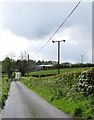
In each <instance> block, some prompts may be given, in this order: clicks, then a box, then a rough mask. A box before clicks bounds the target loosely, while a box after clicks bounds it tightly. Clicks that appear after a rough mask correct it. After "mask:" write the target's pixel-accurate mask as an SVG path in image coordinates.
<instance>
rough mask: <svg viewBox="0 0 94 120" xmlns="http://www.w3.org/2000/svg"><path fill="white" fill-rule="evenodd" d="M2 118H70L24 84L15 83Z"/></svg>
mask: <svg viewBox="0 0 94 120" xmlns="http://www.w3.org/2000/svg"><path fill="white" fill-rule="evenodd" d="M2 118H69V116H68V115H66V114H65V113H63V112H62V111H60V110H58V109H57V108H56V107H54V106H52V105H51V104H49V103H48V102H46V101H45V100H44V99H43V98H41V97H40V96H38V95H37V94H36V93H34V92H33V91H31V90H29V89H28V88H27V87H25V86H24V85H23V84H22V83H20V82H18V81H17V82H14V81H13V82H12V83H11V87H10V93H9V97H8V100H7V101H6V105H5V109H4V111H3V114H2Z"/></svg>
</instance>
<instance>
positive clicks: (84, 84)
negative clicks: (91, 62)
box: [77, 68, 94, 96]
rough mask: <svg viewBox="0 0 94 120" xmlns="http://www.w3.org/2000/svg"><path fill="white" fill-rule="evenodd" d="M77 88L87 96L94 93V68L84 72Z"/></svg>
mask: <svg viewBox="0 0 94 120" xmlns="http://www.w3.org/2000/svg"><path fill="white" fill-rule="evenodd" d="M77 90H78V91H79V92H81V93H83V94H84V95H86V96H88V95H91V94H94V68H90V69H88V70H85V71H84V72H82V74H81V75H80V76H79V78H78V85H77Z"/></svg>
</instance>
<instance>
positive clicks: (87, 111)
mask: <svg viewBox="0 0 94 120" xmlns="http://www.w3.org/2000/svg"><path fill="white" fill-rule="evenodd" d="M84 69H85V68H73V69H63V70H61V72H62V74H59V75H54V76H50V77H39V78H35V77H29V78H27V77H22V78H21V82H22V83H24V84H25V85H26V86H27V87H29V88H30V89H31V90H33V91H35V92H36V93H37V94H39V95H40V96H42V97H43V98H44V99H45V100H47V101H48V102H50V103H51V104H53V105H55V106H56V107H57V108H59V109H61V110H63V111H64V112H66V113H68V114H69V115H71V116H72V117H85V118H86V119H87V118H91V117H92V118H94V115H93V113H94V99H93V98H94V96H93V97H92V96H90V97H87V98H86V97H85V96H84V95H83V94H81V93H79V92H76V91H75V88H76V85H77V82H78V76H79V75H80V73H81V71H83V70H84ZM33 73H34V74H37V73H38V74H43V73H44V74H48V73H52V72H51V70H50V71H48V73H47V71H46V72H45V71H38V72H33ZM33 73H32V74H33Z"/></svg>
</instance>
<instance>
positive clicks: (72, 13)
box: [33, 0, 82, 56]
mask: <svg viewBox="0 0 94 120" xmlns="http://www.w3.org/2000/svg"><path fill="white" fill-rule="evenodd" d="M81 2H82V0H80V1H79V2H78V3H77V5H76V6H75V7H74V9H73V10H72V11H71V12H70V14H69V15H68V16H67V17H66V19H65V20H64V21H63V22H62V23H61V24H60V26H59V27H58V28H57V29H56V31H55V32H54V33H53V35H52V36H51V37H50V38H49V39H48V40H47V41H46V43H45V44H44V45H43V46H42V47H41V48H40V49H39V50H37V51H36V52H35V53H34V54H33V56H34V55H35V54H37V53H38V52H39V51H40V50H41V49H42V48H44V47H45V45H46V44H47V43H48V42H49V41H50V40H52V38H53V37H54V36H55V34H56V33H57V32H58V31H59V30H60V28H61V27H62V26H63V25H64V24H65V22H66V21H67V20H68V19H69V17H70V16H71V15H72V14H73V12H74V11H75V10H76V8H77V7H78V6H79V5H80V3H81Z"/></svg>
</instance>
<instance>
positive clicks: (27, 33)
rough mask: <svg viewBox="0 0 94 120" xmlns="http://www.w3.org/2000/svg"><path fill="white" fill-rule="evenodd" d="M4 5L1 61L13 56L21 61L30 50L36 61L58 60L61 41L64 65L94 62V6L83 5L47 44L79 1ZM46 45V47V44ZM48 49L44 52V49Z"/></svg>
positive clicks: (1, 10) (0, 30) (0, 7)
mask: <svg viewBox="0 0 94 120" xmlns="http://www.w3.org/2000/svg"><path fill="white" fill-rule="evenodd" d="M24 1H25V2H2V3H0V18H1V19H0V60H3V59H4V58H5V57H6V56H9V55H10V54H11V53H14V54H15V56H16V57H15V59H19V55H20V53H21V52H24V51H26V52H27V53H28V54H29V55H30V58H31V59H33V60H52V61H57V43H54V44H53V43H52V40H56V41H58V40H63V39H65V40H66V42H65V43H64V42H61V44H60V45H61V59H60V61H61V62H72V63H75V62H81V55H84V57H83V60H84V62H85V63H87V62H88V63H91V62H92V3H91V2H84V1H83V2H82V3H81V4H80V5H79V6H78V8H77V9H76V10H75V11H74V13H73V14H72V15H71V17H70V18H69V19H68V20H67V22H66V23H65V24H64V25H63V26H62V28H61V29H60V30H59V31H58V32H57V33H56V34H55V36H54V37H53V38H52V40H50V41H49V42H48V43H47V44H45V43H46V42H47V41H48V40H49V38H50V37H51V36H52V35H53V33H54V32H55V31H56V29H57V28H58V27H59V26H60V24H61V23H62V22H63V21H64V20H65V19H66V17H67V16H68V15H69V13H70V12H71V11H72V10H73V8H74V7H75V5H76V4H77V2H64V1H63V2H47V1H46V2H30V0H24ZM44 44H45V45H44ZM43 45H44V47H43V48H42V49H40V48H41V47H42V46H43Z"/></svg>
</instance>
